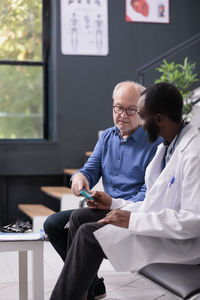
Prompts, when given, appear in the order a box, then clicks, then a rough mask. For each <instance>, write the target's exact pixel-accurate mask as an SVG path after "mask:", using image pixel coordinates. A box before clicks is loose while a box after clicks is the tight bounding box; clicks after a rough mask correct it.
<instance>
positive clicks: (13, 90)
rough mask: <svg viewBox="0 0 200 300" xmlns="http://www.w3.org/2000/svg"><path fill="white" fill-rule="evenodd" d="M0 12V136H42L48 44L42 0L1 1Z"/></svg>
mask: <svg viewBox="0 0 200 300" xmlns="http://www.w3.org/2000/svg"><path fill="white" fill-rule="evenodd" d="M44 5H46V4H45V1H44ZM0 12H1V14H0V139H14V140H16V139H20V140H21V139H44V138H46V137H47V132H46V131H45V125H46V124H45V122H44V120H46V119H47V118H46V115H45V112H46V100H45V98H46V96H47V95H46V90H47V89H46V85H47V83H46V80H45V79H46V60H47V58H46V57H45V53H47V46H48V45H47V38H46V36H47V32H46V28H47V26H46V24H45V22H46V19H45V18H46V17H45V16H46V14H45V7H43V1H42V0H6V1H0ZM46 127H47V126H46Z"/></svg>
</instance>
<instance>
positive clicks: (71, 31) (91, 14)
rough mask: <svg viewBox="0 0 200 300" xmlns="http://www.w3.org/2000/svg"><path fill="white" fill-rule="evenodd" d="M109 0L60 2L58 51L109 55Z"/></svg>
mask: <svg viewBox="0 0 200 300" xmlns="http://www.w3.org/2000/svg"><path fill="white" fill-rule="evenodd" d="M107 1H108V0H61V2H60V9H61V51H62V53H63V54H66V55H108V53H109V49H108V2H107Z"/></svg>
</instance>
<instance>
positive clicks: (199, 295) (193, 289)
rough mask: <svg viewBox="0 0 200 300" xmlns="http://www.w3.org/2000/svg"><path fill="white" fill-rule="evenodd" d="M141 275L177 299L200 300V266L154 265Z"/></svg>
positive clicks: (140, 272) (143, 270)
mask: <svg viewBox="0 0 200 300" xmlns="http://www.w3.org/2000/svg"><path fill="white" fill-rule="evenodd" d="M138 273H139V275H141V276H142V277H143V278H145V279H148V280H150V281H151V282H153V283H155V284H156V285H157V286H159V287H161V288H163V289H165V290H166V291H168V292H169V293H171V294H173V295H174V296H175V299H188V300H189V299H190V300H197V299H200V265H186V264H172V263H153V264H149V265H147V266H145V267H143V268H142V269H140V270H139V272H138Z"/></svg>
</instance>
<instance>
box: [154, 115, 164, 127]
mask: <svg viewBox="0 0 200 300" xmlns="http://www.w3.org/2000/svg"><path fill="white" fill-rule="evenodd" d="M163 118H164V117H163V115H161V114H156V115H155V120H156V122H157V124H158V125H160V124H161V123H162V121H163Z"/></svg>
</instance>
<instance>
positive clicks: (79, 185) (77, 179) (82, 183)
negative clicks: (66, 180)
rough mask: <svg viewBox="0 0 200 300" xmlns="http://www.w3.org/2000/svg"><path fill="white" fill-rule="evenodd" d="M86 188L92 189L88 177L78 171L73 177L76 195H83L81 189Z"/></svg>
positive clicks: (72, 188)
mask: <svg viewBox="0 0 200 300" xmlns="http://www.w3.org/2000/svg"><path fill="white" fill-rule="evenodd" d="M83 188H85V189H86V190H87V191H90V186H89V182H88V180H87V178H86V177H85V176H84V175H83V174H82V173H81V172H79V173H77V174H75V175H74V176H73V178H72V186H71V190H72V192H73V193H74V195H76V196H81V194H80V191H81V190H82V189H83Z"/></svg>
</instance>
